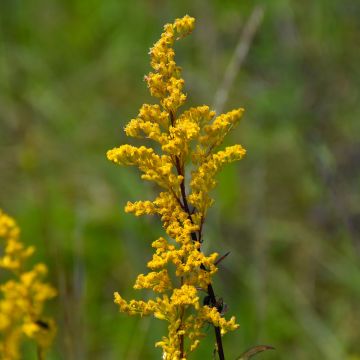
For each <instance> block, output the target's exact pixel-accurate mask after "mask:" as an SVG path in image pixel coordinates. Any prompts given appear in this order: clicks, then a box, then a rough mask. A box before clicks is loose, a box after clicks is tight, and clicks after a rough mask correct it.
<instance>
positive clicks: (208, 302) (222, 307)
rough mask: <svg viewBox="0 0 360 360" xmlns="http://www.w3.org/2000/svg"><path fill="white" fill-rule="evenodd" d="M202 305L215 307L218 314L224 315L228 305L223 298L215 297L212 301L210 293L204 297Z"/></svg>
mask: <svg viewBox="0 0 360 360" xmlns="http://www.w3.org/2000/svg"><path fill="white" fill-rule="evenodd" d="M203 305H204V306H209V307H215V308H216V309H217V311H218V312H219V313H220V315H225V313H226V312H227V310H228V306H227V304H226V303H225V302H224V300H223V298H218V299H215V302H213V301H212V299H211V296H210V295H207V296H205V297H204V300H203Z"/></svg>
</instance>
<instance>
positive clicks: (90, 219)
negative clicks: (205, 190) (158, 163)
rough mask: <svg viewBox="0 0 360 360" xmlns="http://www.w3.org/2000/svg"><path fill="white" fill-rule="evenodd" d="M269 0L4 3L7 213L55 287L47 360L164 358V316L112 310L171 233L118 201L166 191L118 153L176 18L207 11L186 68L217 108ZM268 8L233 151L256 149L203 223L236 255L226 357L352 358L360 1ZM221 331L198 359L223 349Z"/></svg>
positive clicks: (2, 175)
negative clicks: (250, 21)
mask: <svg viewBox="0 0 360 360" xmlns="http://www.w3.org/2000/svg"><path fill="white" fill-rule="evenodd" d="M255 4H261V1H255V2H253V1H243V2H238V1H235V0H226V1H220V0H216V1H212V2H205V1H201V0H200V1H198V2H191V1H189V0H186V1H182V2H180V1H179V2H175V1H172V2H165V1H156V0H152V1H136V2H135V3H133V2H126V1H115V0H107V1H99V0H91V1H85V0H74V1H70V0H67V1H66V0H62V1H60V0H59V1H55V0H50V1H44V0H34V1H32V2H26V1H19V0H2V1H1V3H0V151H1V161H0V189H1V191H0V206H1V207H3V208H4V209H5V210H6V211H7V212H9V213H10V214H11V215H13V216H14V217H16V218H17V219H18V221H19V223H20V225H21V227H22V233H23V238H24V239H26V241H27V242H28V243H34V244H36V246H37V248H38V253H37V256H38V258H39V259H43V260H45V261H46V263H47V264H48V265H49V267H50V271H51V277H52V281H53V282H54V283H55V284H56V285H57V287H58V288H59V292H60V294H59V297H58V298H57V300H56V301H54V302H53V304H52V305H51V306H50V308H49V312H53V313H54V314H55V315H56V317H57V319H58V323H59V334H58V337H57V343H56V346H55V347H54V349H53V351H52V353H51V355H50V356H49V359H69V360H72V359H94V360H96V359H131V360H132V359H134V360H136V359H143V358H145V359H159V358H160V355H161V354H160V352H159V350H158V349H155V348H154V346H153V344H154V342H155V340H156V339H158V338H160V337H161V335H162V333H163V330H164V328H163V324H161V323H160V322H158V321H153V319H148V320H141V319H135V318H128V317H126V316H123V315H121V314H118V311H117V308H116V306H115V305H114V304H113V302H112V293H113V292H114V291H116V290H117V291H121V293H122V294H123V295H124V297H127V298H130V297H132V296H133V295H134V296H140V294H136V292H135V291H134V290H132V284H133V281H134V278H135V276H136V274H137V273H139V272H141V271H145V264H146V261H147V259H149V257H150V254H151V248H150V243H151V241H152V240H153V239H154V238H156V236H158V235H159V234H161V228H160V225H159V223H158V221H156V220H155V219H150V218H141V219H138V218H137V219H135V218H133V217H132V216H131V215H127V214H124V213H123V211H122V207H123V205H124V204H125V203H126V201H127V200H136V199H151V198H152V196H153V195H152V194H153V188H152V187H151V186H150V185H149V184H145V183H142V182H140V181H139V180H138V177H137V173H136V171H134V170H133V169H120V168H117V167H115V166H113V165H112V164H110V163H109V162H108V161H107V160H106V158H105V152H106V150H107V149H110V148H112V147H114V146H116V145H118V144H120V143H122V142H124V141H125V139H124V135H123V132H122V129H123V127H124V125H125V123H126V122H127V121H128V120H129V119H130V118H131V117H133V116H134V115H136V114H137V111H138V108H139V107H140V105H141V104H142V103H143V102H151V101H152V99H150V97H149V95H148V93H147V90H146V86H145V84H144V82H143V81H142V79H143V75H144V74H145V73H147V72H148V70H149V65H148V55H147V52H148V48H149V47H150V46H151V45H152V44H153V42H154V41H156V40H157V38H158V36H159V34H160V32H161V28H162V26H163V24H164V23H166V22H169V21H172V20H173V19H174V18H176V17H180V16H182V15H184V14H186V13H188V14H190V15H192V16H195V17H196V19H197V28H196V31H195V32H194V35H193V36H192V37H190V38H188V39H186V41H184V42H182V43H181V44H179V46H178V48H177V60H178V62H179V64H180V65H181V66H182V67H183V68H184V77H185V80H186V84H187V91H188V94H189V105H191V104H203V103H207V104H211V103H212V102H213V100H214V99H213V96H214V94H215V92H216V90H217V89H218V86H219V83H220V82H221V79H222V76H223V74H224V71H225V68H226V66H227V64H228V62H229V60H230V58H231V56H232V53H233V51H234V48H235V46H236V43H237V41H238V37H239V34H240V33H241V29H242V27H243V25H244V23H245V21H246V19H247V17H248V16H249V14H250V12H251V11H252V9H253V7H254V6H255ZM264 4H265V5H266V6H265V18H264V22H263V24H262V25H261V28H260V29H259V31H258V34H257V35H256V38H255V41H254V43H253V44H252V46H251V49H250V52H249V54H248V57H247V59H246V62H245V64H244V66H243V67H242V69H241V71H240V73H239V74H238V76H237V79H236V83H235V84H234V86H233V87H232V89H231V93H230V98H229V101H228V103H227V104H226V109H231V108H233V107H236V106H244V107H245V108H246V115H245V118H244V122H243V123H242V124H241V125H240V126H239V128H238V129H237V130H236V131H235V133H233V134H232V137H231V139H229V143H234V142H240V143H241V144H243V145H244V146H245V147H246V148H247V149H248V154H247V157H246V159H245V160H243V161H242V162H241V163H239V164H236V165H233V166H229V167H228V168H226V169H225V170H224V172H223V173H222V174H221V175H220V176H219V187H218V190H217V191H216V199H217V201H216V205H215V207H214V208H213V209H212V211H211V212H210V214H209V219H208V220H207V223H206V229H205V231H206V232H205V234H207V235H206V239H205V240H206V242H207V246H208V249H211V250H216V251H219V252H226V251H228V250H231V256H229V257H228V258H227V260H226V261H225V262H224V263H223V264H222V267H221V271H220V272H219V275H218V277H217V279H216V284H215V289H216V292H217V294H218V295H219V296H222V297H223V298H224V300H225V302H226V303H227V304H228V305H229V313H230V314H235V315H236V316H237V317H238V319H239V322H240V324H241V327H240V329H239V330H238V331H237V332H236V333H233V334H229V335H227V336H226V337H225V338H224V341H225V349H226V354H227V358H229V359H231V358H235V356H236V355H239V354H240V353H241V352H242V351H244V350H245V349H246V348H249V347H251V346H253V345H255V344H260V343H266V344H271V345H273V346H274V347H275V348H276V349H277V350H276V351H275V352H268V353H263V354H261V355H259V358H260V357H262V358H263V359H289V358H291V359H319V358H323V359H330V360H332V359H334V360H338V359H351V358H352V357H351V356H353V357H355V356H356V355H357V356H360V345H359V341H358V329H359V327H360V311H359V306H358V304H359V303H360V265H359V264H360V259H359V256H360V250H359V249H360V240H359V239H360V237H359V234H360V226H359V223H360V206H359V204H360V201H359V200H360V199H359V197H360V196H359V185H360V171H359V166H358V165H359V161H360V146H359V142H360V140H359V134H360V122H359V121H358V119H359V115H360V105H359V85H360V70H359V69H360V68H359V66H358V64H359V63H360V48H359V46H358V44H359V42H360V21H359V19H360V4H359V3H358V2H357V1H355V0H352V1H350V0H344V1H341V0H319V1H316V2H312V1H303V2H297V1H294V0H292V1H290V0H274V1H272V2H264ZM149 295H150V294H149ZM208 332H209V337H208V339H207V340H206V341H205V342H204V343H203V344H202V346H201V348H200V350H199V351H198V353H197V355H196V356H195V358H198V359H202V358H206V359H208V358H211V351H212V350H211V349H212V348H213V339H212V332H211V329H209V330H208ZM27 349H28V348H27ZM26 353H27V355H26V357H25V359H33V358H34V355H33V354H31V350H26Z"/></svg>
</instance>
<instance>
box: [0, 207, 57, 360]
mask: <svg viewBox="0 0 360 360" xmlns="http://www.w3.org/2000/svg"><path fill="white" fill-rule="evenodd" d="M19 233H20V230H19V228H18V227H17V225H16V223H15V221H14V220H13V219H12V218H10V217H9V216H8V215H6V214H5V213H4V212H2V211H1V210H0V237H2V238H3V239H4V240H5V247H4V254H3V256H2V257H0V267H2V268H4V269H6V270H9V271H10V272H11V273H12V277H13V278H11V279H9V280H8V281H7V282H5V283H4V284H2V285H1V286H0V293H1V297H0V335H1V336H0V353H1V354H2V356H3V357H2V358H4V359H8V360H17V359H20V356H21V353H20V347H21V342H22V340H23V337H24V336H26V337H28V338H31V339H33V341H34V342H35V343H36V344H37V347H38V349H39V352H40V353H41V354H44V353H45V351H46V349H47V348H48V347H49V346H50V345H51V343H52V341H53V338H54V336H55V333H56V327H55V323H54V321H53V320H52V319H44V318H43V315H42V313H43V308H44V305H45V302H46V301H47V300H49V299H52V298H53V297H54V296H56V291H55V289H54V288H53V287H52V286H50V285H48V284H46V283H44V282H43V277H44V276H45V275H46V274H47V268H46V266H45V265H44V264H41V263H39V264H36V265H35V266H34V267H33V268H31V269H30V270H27V271H25V270H24V269H25V266H26V259H27V258H28V257H30V256H31V255H32V254H33V252H34V247H32V246H30V247H25V246H24V245H23V243H21V242H20V240H19Z"/></svg>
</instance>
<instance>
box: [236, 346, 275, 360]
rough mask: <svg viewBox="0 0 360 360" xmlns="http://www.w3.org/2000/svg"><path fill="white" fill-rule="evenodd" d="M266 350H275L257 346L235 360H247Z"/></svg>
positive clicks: (270, 347)
mask: <svg viewBox="0 0 360 360" xmlns="http://www.w3.org/2000/svg"><path fill="white" fill-rule="evenodd" d="M266 350H275V348H274V347H272V346H270V345H257V346H254V347H252V348H251V349H249V350H247V351H245V352H244V353H242V354H241V355H240V357H238V358H237V359H236V360H248V359H250V358H252V357H253V356H255V355H257V354H258V353H260V352H263V351H266Z"/></svg>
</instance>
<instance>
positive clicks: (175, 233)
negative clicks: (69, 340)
mask: <svg viewBox="0 0 360 360" xmlns="http://www.w3.org/2000/svg"><path fill="white" fill-rule="evenodd" d="M194 22H195V20H194V19H193V18H191V17H190V16H185V17H183V18H182V19H177V20H175V22H174V23H173V24H167V25H165V27H164V32H163V33H162V35H161V38H160V40H159V41H157V42H156V43H155V44H154V46H153V47H152V48H151V50H150V56H151V67H152V68H153V71H152V72H150V73H149V74H148V75H147V76H145V80H146V82H147V85H148V87H149V90H150V93H151V95H152V96H155V97H157V98H158V99H159V104H154V105H150V104H145V105H143V106H142V107H141V108H140V110H139V113H138V115H137V117H136V118H134V119H132V120H131V121H130V122H129V123H128V124H127V125H126V126H125V133H126V135H127V136H131V137H135V138H143V139H150V140H153V141H154V142H155V143H157V145H156V148H157V149H159V150H158V151H161V152H162V153H156V151H155V149H153V148H147V147H145V146H139V147H136V146H133V145H121V146H120V147H118V148H114V149H112V150H109V151H108V153H107V157H108V159H109V160H111V161H113V162H114V163H117V164H120V165H132V166H136V167H137V168H138V169H139V170H140V171H141V172H142V175H141V178H142V179H144V180H150V181H153V182H155V183H157V184H158V185H159V186H160V187H161V188H162V189H163V191H162V192H161V193H160V194H159V195H158V196H157V197H156V198H155V199H154V200H153V201H150V200H146V201H136V202H128V203H127V204H126V207H125V211H126V212H129V213H133V214H134V215H136V216H140V215H157V216H159V217H160V219H161V221H162V224H163V227H164V230H165V232H166V235H167V236H166V238H165V237H160V238H158V239H157V240H155V241H153V243H152V247H153V248H154V254H153V256H152V259H151V260H150V261H149V262H148V264H147V266H148V268H149V269H150V270H151V271H150V272H149V273H148V274H140V275H139V276H138V277H137V280H136V282H135V285H134V288H135V289H152V290H153V291H154V292H155V293H157V297H156V298H155V299H152V300H148V301H143V300H130V301H126V300H124V299H123V298H122V297H121V296H120V294H119V293H115V303H117V304H118V306H119V308H120V311H122V312H126V313H128V314H130V315H140V316H144V315H150V314H153V315H154V316H155V317H156V318H158V319H160V320H164V321H167V322H168V334H167V336H164V337H163V338H162V340H161V341H159V342H157V343H156V346H160V347H162V350H163V359H168V360H170V359H171V360H177V359H178V360H180V359H186V358H187V357H188V355H189V353H190V352H192V351H194V350H195V349H196V348H197V347H198V345H199V343H200V340H201V338H202V337H203V336H204V326H205V325H206V324H209V323H210V324H212V325H214V327H215V328H216V329H217V330H218V334H220V332H221V334H222V335H223V334H225V333H226V332H228V331H231V330H235V329H236V328H237V327H238V325H237V324H236V322H235V318H234V317H232V318H231V319H230V320H226V319H225V317H224V316H223V314H222V313H221V308H220V307H219V306H218V305H217V303H216V301H217V299H216V297H215V294H214V292H213V290H212V285H211V284H212V277H213V275H214V274H215V273H216V272H217V270H218V269H217V266H216V261H217V259H218V254H217V253H216V252H214V253H210V254H209V255H206V254H204V253H203V251H202V248H201V247H202V243H203V236H202V231H203V224H204V221H205V216H206V212H207V210H208V208H209V207H210V206H211V204H212V202H213V200H212V199H211V197H210V195H209V192H210V191H211V190H212V189H213V188H214V187H215V185H216V180H215V176H216V174H217V173H218V172H219V171H220V170H221V168H222V166H223V165H224V164H227V163H230V162H233V161H237V160H240V159H241V158H242V157H243V156H244V155H245V150H244V148H243V147H241V146H240V145H234V146H229V147H226V148H225V149H223V150H221V149H219V146H220V145H222V143H223V141H224V138H225V136H226V135H227V134H228V133H229V131H230V130H232V129H234V127H235V126H236V125H237V124H238V123H239V120H240V119H241V117H242V114H243V112H244V110H243V109H242V108H239V109H235V110H232V111H230V112H228V113H226V114H222V115H219V116H216V114H215V112H214V111H212V110H211V109H210V108H209V107H208V106H206V105H203V106H198V107H193V108H190V109H188V110H186V111H184V112H182V113H178V112H179V108H180V106H181V105H183V104H184V102H185V101H186V94H185V93H184V91H183V88H184V80H183V79H182V78H181V69H180V67H178V66H177V65H176V63H175V52H174V49H173V46H174V43H175V41H176V40H178V39H181V38H183V37H185V36H186V35H188V34H190V33H191V32H192V30H193V28H194ZM188 164H190V168H191V172H189V171H188ZM187 184H189V186H190V188H189V190H190V191H189V190H187V189H186V185H187ZM200 289H202V290H204V291H205V292H207V293H208V296H207V297H210V298H211V297H212V299H211V301H210V302H207V303H205V301H204V297H205V295H204V294H203V295H202V293H201V290H200Z"/></svg>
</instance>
